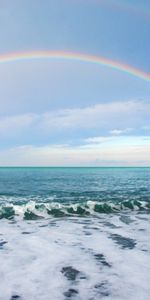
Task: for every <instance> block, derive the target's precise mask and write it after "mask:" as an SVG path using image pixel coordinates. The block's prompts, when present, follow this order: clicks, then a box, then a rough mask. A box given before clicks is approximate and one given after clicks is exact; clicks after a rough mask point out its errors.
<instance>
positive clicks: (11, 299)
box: [10, 295, 21, 300]
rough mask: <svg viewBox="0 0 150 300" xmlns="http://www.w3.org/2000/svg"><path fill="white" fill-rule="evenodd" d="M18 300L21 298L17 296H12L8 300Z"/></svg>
mask: <svg viewBox="0 0 150 300" xmlns="http://www.w3.org/2000/svg"><path fill="white" fill-rule="evenodd" d="M16 299H17V300H20V299H21V297H20V296H19V295H13V296H12V297H11V298H10V300H16Z"/></svg>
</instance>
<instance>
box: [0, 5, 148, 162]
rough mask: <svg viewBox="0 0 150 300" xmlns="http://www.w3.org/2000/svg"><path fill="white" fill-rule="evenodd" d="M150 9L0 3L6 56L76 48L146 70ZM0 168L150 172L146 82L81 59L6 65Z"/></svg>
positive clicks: (0, 104) (0, 86)
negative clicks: (100, 168)
mask: <svg viewBox="0 0 150 300" xmlns="http://www.w3.org/2000/svg"><path fill="white" fill-rule="evenodd" d="M149 36H150V3H148V1H138V0H136V1H132V3H131V1H127V0H126V1H125V0H120V1H119V0H118V1H116V0H105V1H104V0H61V1H60V0H53V1H52V0H51V1H50V0H49V1H48V0H44V1H40V0H36V1H35V0H32V1H29V0H22V1H20V0H14V1H11V0H5V1H1V2H0V54H6V53H12V52H24V51H30V50H32V51H34V50H57V51H58V50H60V51H73V52H82V53H86V54H92V55H97V56H103V57H106V58H109V59H112V60H117V61H120V62H123V63H126V64H129V65H131V66H134V67H136V68H138V69H140V70H144V71H146V72H147V73H150V60H149V53H150V41H149ZM0 91H1V97H0V140H1V142H0V165H44V166H45V165H46V166H48V165H66V166H68V165H70V166H71V165H75V166H77V165H83V166H85V165H94V166H95V165H96V166H101V165H102V166H104V165H106V166H108V165H111V166H112V165H114V166H120V165H125V166H128V165H140V166H141V165H150V155H149V153H150V121H149V120H150V100H149V95H150V82H148V81H147V82H146V81H144V80H142V79H139V78H136V77H133V76H131V75H129V74H125V73H123V72H120V71H114V70H112V69H110V68H108V67H104V66H98V65H92V64H89V63H85V62H84V63H82V62H75V61H64V60H63V61H60V60H59V61H57V60H55V61H47V60H42V59H41V60H35V61H31V60H30V61H19V62H13V63H8V64H1V65H0Z"/></svg>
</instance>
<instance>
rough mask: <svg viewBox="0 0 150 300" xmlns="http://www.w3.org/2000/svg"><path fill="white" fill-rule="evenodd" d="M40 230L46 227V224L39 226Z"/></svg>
mask: <svg viewBox="0 0 150 300" xmlns="http://www.w3.org/2000/svg"><path fill="white" fill-rule="evenodd" d="M39 227H40V228H43V227H47V224H44V225H39Z"/></svg>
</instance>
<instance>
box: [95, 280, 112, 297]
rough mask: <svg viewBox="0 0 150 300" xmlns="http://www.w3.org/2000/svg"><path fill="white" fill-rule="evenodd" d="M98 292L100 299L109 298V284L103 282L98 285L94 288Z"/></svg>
mask: <svg viewBox="0 0 150 300" xmlns="http://www.w3.org/2000/svg"><path fill="white" fill-rule="evenodd" d="M94 288H95V290H96V292H97V293H98V295H99V297H100V298H101V297H108V296H110V291H109V289H108V283H107V282H106V281H103V282H101V283H98V284H96V285H95V286H94Z"/></svg>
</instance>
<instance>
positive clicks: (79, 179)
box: [0, 167, 150, 300]
mask: <svg viewBox="0 0 150 300" xmlns="http://www.w3.org/2000/svg"><path fill="white" fill-rule="evenodd" d="M14 299H18V300H63V299H64V300H67V299H71V300H101V299H102V300H103V299H104V300H105V299H107V300H149V299H150V168H148V167H147V168H144V167H143V168H128V167H126V168H121V167H120V168H119V167H118V168H109V167H108V168H93V167H90V168H88V167H87V168H80V167H79V168H72V167H70V168H59V167H58V168H37V167H36V168H31V167H30V168H28V167H25V168H22V167H19V168H17V167H15V168H14V167H11V168H9V167H7V168H2V167H1V168H0V300H14Z"/></svg>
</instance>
